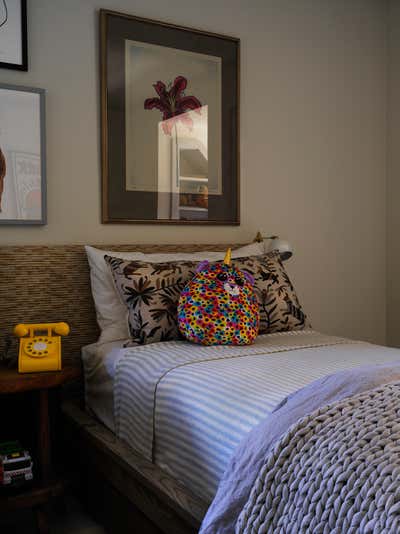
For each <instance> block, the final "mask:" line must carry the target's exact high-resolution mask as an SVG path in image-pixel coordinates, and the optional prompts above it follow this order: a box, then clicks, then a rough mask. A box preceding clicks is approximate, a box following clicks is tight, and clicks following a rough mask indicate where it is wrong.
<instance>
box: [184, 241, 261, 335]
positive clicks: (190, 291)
mask: <svg viewBox="0 0 400 534" xmlns="http://www.w3.org/2000/svg"><path fill="white" fill-rule="evenodd" d="M253 284H254V280H253V277H252V276H251V275H250V274H248V273H246V272H242V271H239V270H238V269H236V268H235V267H232V265H231V261H230V249H229V250H228V252H227V254H226V256H225V260H224V262H223V263H222V262H218V263H214V264H209V263H208V261H205V262H202V263H200V264H199V266H198V267H197V270H196V274H195V276H194V277H193V278H192V280H191V281H190V282H189V283H188V284H187V285H186V287H185V288H184V289H183V291H182V293H181V296H180V300H179V304H178V326H179V330H180V332H181V333H182V334H183V336H184V337H185V338H186V339H188V340H189V341H193V342H194V343H200V344H202V345H250V344H251V343H253V342H254V340H255V338H256V336H257V333H258V325H259V310H258V301H257V298H256V296H255V293H254V291H253Z"/></svg>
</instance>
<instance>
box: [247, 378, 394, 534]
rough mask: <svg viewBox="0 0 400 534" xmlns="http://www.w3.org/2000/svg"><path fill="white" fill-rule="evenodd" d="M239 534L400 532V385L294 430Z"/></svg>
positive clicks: (272, 459)
mask: <svg viewBox="0 0 400 534" xmlns="http://www.w3.org/2000/svg"><path fill="white" fill-rule="evenodd" d="M236 532H237V533H243V534H244V533H246V534H247V533H250V532H251V533H255V532H257V533H264V532H271V533H297V534H300V533H311V532H312V533H314V534H316V533H324V534H325V533H326V534H328V533H329V534H336V533H337V534H339V533H345V532H346V533H351V532H354V533H356V532H363V533H364V532H365V533H367V532H371V533H376V534H378V533H379V534H382V533H389V532H390V533H393V534H395V533H399V532H400V383H395V384H387V385H384V386H382V387H380V388H377V389H374V390H372V391H368V392H366V393H362V394H359V395H356V396H353V397H350V398H347V399H344V400H342V401H339V402H337V403H335V404H333V405H332V406H325V407H324V408H321V409H319V410H318V411H317V412H315V413H313V414H311V415H309V416H307V417H305V418H303V419H302V420H300V421H299V422H298V423H297V424H295V425H294V426H293V427H292V428H290V430H289V431H288V432H287V433H286V434H285V435H284V436H283V438H282V439H281V440H279V441H278V443H277V444H276V445H275V447H274V448H273V450H272V451H271V453H270V455H269V457H268V460H267V462H266V463H265V464H264V465H263V467H262V469H261V471H260V474H259V476H258V478H257V480H256V482H255V484H254V486H253V489H252V491H251V495H250V498H249V500H248V502H247V504H246V506H245V507H244V509H243V511H242V513H241V514H240V517H239V520H238V523H237V525H236Z"/></svg>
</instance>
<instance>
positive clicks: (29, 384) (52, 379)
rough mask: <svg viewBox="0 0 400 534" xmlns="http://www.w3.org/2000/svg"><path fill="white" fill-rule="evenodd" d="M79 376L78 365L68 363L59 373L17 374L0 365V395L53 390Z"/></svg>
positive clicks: (14, 370) (80, 372)
mask: <svg viewBox="0 0 400 534" xmlns="http://www.w3.org/2000/svg"><path fill="white" fill-rule="evenodd" d="M81 374H82V371H81V367H80V365H76V364H75V365H73V364H68V363H66V364H65V365H64V366H63V368H62V369H61V371H46V372H43V373H19V372H18V369H16V368H9V367H6V366H5V365H0V394H5V393H21V392H23V391H31V390H33V389H49V388H55V387H57V386H61V385H62V384H65V383H66V382H69V381H71V380H75V379H77V378H79V377H80V376H81Z"/></svg>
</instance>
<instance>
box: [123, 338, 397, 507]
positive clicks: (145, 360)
mask: <svg viewBox="0 0 400 534" xmlns="http://www.w3.org/2000/svg"><path fill="white" fill-rule="evenodd" d="M387 351H388V353H387V354H386V353H385V349H384V348H383V347H379V351H377V347H376V346H374V345H370V344H367V343H360V342H352V341H349V340H346V339H342V338H336V337H331V336H325V335H323V334H320V333H318V332H315V331H312V330H304V331H298V332H289V333H279V334H270V335H264V336H259V337H258V339H257V341H256V343H255V344H254V345H251V346H246V347H226V346H218V347H203V346H198V345H193V344H190V343H187V342H184V341H180V342H164V343H155V344H151V345H147V346H141V347H132V348H129V349H125V350H124V355H123V357H122V358H121V359H120V360H119V362H118V365H117V369H116V376H115V382H114V403H115V406H114V414H115V421H116V432H117V434H118V436H119V437H120V438H121V439H123V440H124V441H126V442H127V443H128V444H129V445H130V446H131V447H133V448H134V449H136V450H138V451H139V452H141V453H142V454H143V455H144V456H145V457H147V458H148V459H149V460H152V461H154V462H155V463H157V464H158V465H159V466H160V467H162V468H163V469H165V470H166V471H167V472H169V473H170V474H172V475H173V476H174V477H175V478H177V479H179V480H181V481H182V482H183V483H184V484H186V485H187V486H188V487H189V488H191V489H192V490H193V491H195V493H196V494H197V495H199V496H200V497H202V498H203V499H204V500H206V501H208V502H210V501H211V500H212V498H213V496H214V495H215V492H216V489H217V486H218V482H219V480H220V479H221V477H222V474H223V472H224V470H225V467H226V466H227V464H228V461H229V459H230V457H231V455H232V453H233V452H234V450H235V448H236V447H237V445H238V444H239V443H240V441H241V440H242V438H243V437H244V436H245V435H246V434H247V433H248V432H249V431H250V430H251V428H253V427H254V426H255V425H256V424H258V423H259V422H260V421H262V420H263V419H265V417H266V416H268V415H269V414H270V413H271V412H272V411H273V409H274V407H275V406H276V405H277V404H278V403H279V402H281V401H282V400H283V399H284V398H285V397H286V396H287V395H289V394H290V393H292V392H294V391H296V390H297V389H299V388H301V387H304V386H305V385H307V384H309V383H310V382H312V381H313V380H315V379H317V378H320V377H322V376H324V375H327V374H330V373H333V372H336V371H339V370H342V369H350V368H352V367H356V366H359V365H362V364H366V363H380V362H385V361H392V360H393V353H392V352H391V351H390V350H389V349H387Z"/></svg>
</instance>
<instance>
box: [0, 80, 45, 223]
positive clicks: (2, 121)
mask: <svg viewBox="0 0 400 534" xmlns="http://www.w3.org/2000/svg"><path fill="white" fill-rule="evenodd" d="M45 151H46V141H45V109H44V89H35V88H31V87H20V86H13V85H4V84H0V225H1V224H9V225H10V224H13V225H14V224H46V175H45V173H46V166H45Z"/></svg>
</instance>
